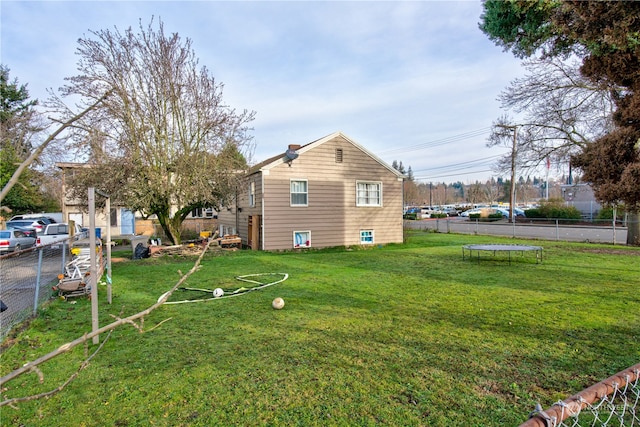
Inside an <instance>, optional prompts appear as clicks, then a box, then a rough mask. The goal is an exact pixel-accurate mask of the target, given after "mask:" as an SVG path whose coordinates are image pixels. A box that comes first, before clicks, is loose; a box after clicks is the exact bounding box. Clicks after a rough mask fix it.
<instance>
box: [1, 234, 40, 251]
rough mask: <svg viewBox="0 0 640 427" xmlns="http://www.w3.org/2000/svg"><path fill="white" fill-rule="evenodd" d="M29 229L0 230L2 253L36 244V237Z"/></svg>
mask: <svg viewBox="0 0 640 427" xmlns="http://www.w3.org/2000/svg"><path fill="white" fill-rule="evenodd" d="M29 234H30V233H29V231H28V230H19V229H10V230H1V231H0V253H8V252H17V251H20V250H22V249H27V248H30V247H32V246H34V245H35V244H36V238H35V237H33V236H30V235H29Z"/></svg>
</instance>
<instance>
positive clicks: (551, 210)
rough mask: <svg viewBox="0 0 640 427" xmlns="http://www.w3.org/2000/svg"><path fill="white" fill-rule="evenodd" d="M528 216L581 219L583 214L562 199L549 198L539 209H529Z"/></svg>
mask: <svg viewBox="0 0 640 427" xmlns="http://www.w3.org/2000/svg"><path fill="white" fill-rule="evenodd" d="M525 215H526V217H527V218H546V219H564V220H572V221H573V220H579V219H581V218H582V214H581V213H580V211H579V210H578V209H577V208H576V207H575V206H566V205H565V204H564V200H562V199H549V200H546V201H544V202H542V203H541V205H540V207H539V208H537V209H528V210H527V211H525Z"/></svg>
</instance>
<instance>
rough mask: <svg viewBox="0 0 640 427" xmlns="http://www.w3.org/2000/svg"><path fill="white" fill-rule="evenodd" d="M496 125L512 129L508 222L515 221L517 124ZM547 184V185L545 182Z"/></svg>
mask: <svg viewBox="0 0 640 427" xmlns="http://www.w3.org/2000/svg"><path fill="white" fill-rule="evenodd" d="M496 126H498V127H501V128H504V129H513V145H512V147H511V188H510V191H509V222H513V223H515V222H516V219H515V218H514V216H513V214H514V210H513V205H514V203H515V195H516V156H517V151H516V148H517V146H518V126H517V125H514V126H507V125H496ZM547 185H549V184H548V183H547Z"/></svg>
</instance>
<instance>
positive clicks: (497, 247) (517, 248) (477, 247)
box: [462, 244, 542, 265]
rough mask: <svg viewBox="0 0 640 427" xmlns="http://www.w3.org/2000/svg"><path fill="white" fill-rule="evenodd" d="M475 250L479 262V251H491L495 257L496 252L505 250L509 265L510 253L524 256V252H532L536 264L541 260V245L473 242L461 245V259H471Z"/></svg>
mask: <svg viewBox="0 0 640 427" xmlns="http://www.w3.org/2000/svg"><path fill="white" fill-rule="evenodd" d="M474 251H475V252H476V259H477V260H478V262H480V253H482V252H486V253H493V256H494V257H495V255H496V253H498V252H506V253H507V254H508V259H509V265H511V253H512V252H515V253H519V254H520V255H521V256H522V257H524V253H525V252H534V253H535V256H536V264H538V263H541V262H542V246H530V245H504V244H474V245H463V246H462V260H463V261H464V260H465V259H466V258H469V259H470V260H471V259H473V252H474Z"/></svg>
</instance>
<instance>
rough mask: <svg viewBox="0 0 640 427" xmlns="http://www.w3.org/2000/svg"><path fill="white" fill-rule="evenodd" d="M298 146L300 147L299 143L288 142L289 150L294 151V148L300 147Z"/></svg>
mask: <svg viewBox="0 0 640 427" xmlns="http://www.w3.org/2000/svg"><path fill="white" fill-rule="evenodd" d="M300 147H301V145H300V144H289V150H293V151H296V150H298V149H300Z"/></svg>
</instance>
